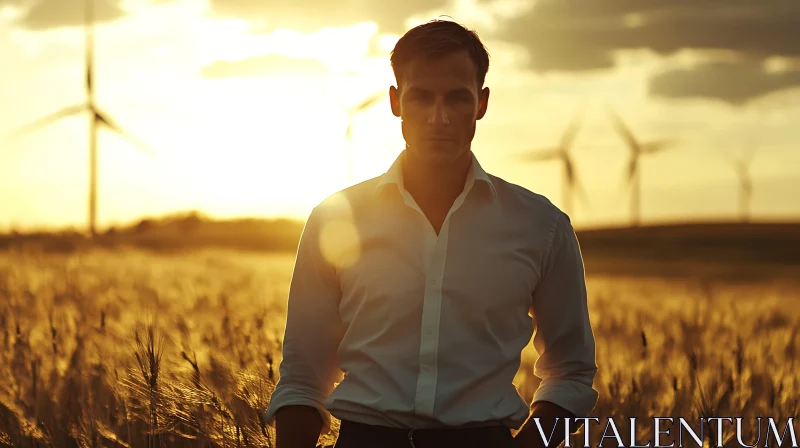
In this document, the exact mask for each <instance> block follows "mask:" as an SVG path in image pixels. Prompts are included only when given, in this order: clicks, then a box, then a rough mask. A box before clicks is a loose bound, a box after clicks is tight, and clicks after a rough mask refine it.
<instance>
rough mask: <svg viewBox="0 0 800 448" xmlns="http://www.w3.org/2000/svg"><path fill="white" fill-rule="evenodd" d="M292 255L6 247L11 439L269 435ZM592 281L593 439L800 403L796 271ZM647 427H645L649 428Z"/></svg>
mask: <svg viewBox="0 0 800 448" xmlns="http://www.w3.org/2000/svg"><path fill="white" fill-rule="evenodd" d="M292 262H293V258H292V256H291V255H256V254H240V253H233V252H211V251H209V252H197V253H193V254H191V255H177V254H174V255H152V254H148V253H146V252H142V251H124V252H123V251H116V252H103V251H93V252H85V253H75V254H71V255H42V254H38V255H37V254H32V253H19V252H14V253H5V254H3V255H0V446H2V445H7V446H15V447H38V446H55V447H73V446H78V447H99V446H106V447H151V446H191V447H212V446H215V447H216V446H218V447H245V446H261V447H263V446H268V447H269V446H273V445H274V433H273V432H272V430H271V428H269V427H265V426H264V424H263V421H262V418H261V416H262V415H263V412H264V410H265V409H266V407H267V403H268V400H269V397H270V393H271V391H272V388H273V387H274V384H275V381H276V380H277V378H276V375H277V365H278V363H279V362H280V349H279V347H280V338H281V336H282V334H283V324H284V322H283V318H284V313H285V300H286V294H287V291H288V282H289V279H290V276H291V268H292ZM588 285H589V292H590V307H591V313H592V314H591V317H592V323H593V327H594V331H595V335H596V338H597V359H598V365H599V368H600V370H599V373H598V375H597V378H596V381H595V388H597V389H598V390H599V391H600V400H599V402H598V404H597V406H596V408H595V410H594V411H593V413H592V416H596V417H599V418H600V419H601V422H602V425H600V426H598V425H593V427H592V437H591V441H592V444H593V446H597V444H598V443H599V441H600V436H601V433H602V429H603V427H604V425H605V420H604V419H605V418H606V417H614V419H615V423H618V424H619V429H620V432H621V433H622V434H626V433H629V429H628V428H627V427H625V426H624V423H625V421H626V419H627V418H628V417H631V416H635V417H640V418H644V419H645V421H648V419H650V418H651V417H653V416H672V417H679V416H680V417H685V418H692V419H697V418H698V417H699V416H703V415H705V416H734V417H735V416H741V417H745V418H749V419H750V420H746V422H747V421H750V422H753V423H751V424H748V425H746V427H747V428H751V429H753V430H755V429H756V428H755V427H754V424H755V423H754V422H755V420H754V419H755V417H756V416H761V417H765V416H773V417H776V418H781V419H784V420H783V422H785V419H786V418H787V417H791V416H793V417H795V418H797V416H798V413H800V398H799V397H798V394H797V392H796V391H797V390H798V386H800V384H799V383H800V365H798V363H797V362H796V358H797V357H798V355H800V350H798V347H797V343H798V342H797V339H798V336H799V335H800V312H799V311H800V310H799V309H798V307H797V306H796V305H797V303H798V300H800V297H799V296H800V287H798V286H797V285H793V284H791V283H790V282H780V281H771V282H761V283H758V284H738V285H736V284H731V283H730V282H725V283H711V282H705V283H694V282H692V281H677V280H665V279H658V278H654V279H650V280H643V279H638V280H623V279H619V278H600V277H591V278H589V280H588ZM535 359H536V353H535V352H534V351H533V350H532V348H530V347H529V349H527V350H526V352H525V353H524V357H523V366H522V369H520V373H519V374H518V376H517V379H516V381H515V383H516V384H517V386H518V388H519V389H520V391H521V393H522V394H523V396H524V397H526V398H530V397H532V395H533V392H534V391H535V389H536V387H538V379H537V378H535V377H534V376H533V375H532V374H531V372H532V366H533V362H535ZM637 429H638V428H637ZM639 433H640V434H642V436H643V440H641V441H640V443H646V442H647V440H648V437H649V435H652V434H653V432H652V428H650V427H648V426H647V425H643V426H642V427H641V431H639ZM579 434H581V435H579V436H576V437H575V438H574V439H573V440H574V441H575V442H577V443H578V444H580V441H581V440H582V438H583V436H582V431H581V432H580V433H579ZM746 434H747V435H748V437H749V433H746ZM333 440H334V438H333V437H326V438H323V439H322V440H320V443H321V444H327V445H330V444H332V443H333ZM662 440H663V439H662ZM748 440H750V439H748V438H745V441H746V442H748ZM752 440H755V439H754V438H753V439H752ZM609 442H613V440H612V439H606V440H605V445H606V446H615V445H614V444H611V443H609ZM667 443H668V442H667ZM749 443H752V441H750V442H749ZM762 443H763V441H762ZM760 445H761V444H760ZM737 446H738V445H737Z"/></svg>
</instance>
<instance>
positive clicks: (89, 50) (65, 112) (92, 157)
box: [5, 0, 152, 237]
mask: <svg viewBox="0 0 800 448" xmlns="http://www.w3.org/2000/svg"><path fill="white" fill-rule="evenodd" d="M85 5H86V19H85V24H84V29H85V35H86V49H85V57H86V102H85V103H83V104H77V105H72V106H68V107H66V108H64V109H62V110H60V111H58V112H55V113H53V114H50V115H47V116H45V117H43V118H40V119H38V120H36V121H34V122H32V123H29V124H27V125H24V126H22V127H20V128H18V129H16V130H15V131H14V132H12V133H11V135H10V136H9V137H8V139H7V140H6V141H5V143H9V142H11V141H13V140H16V139H18V138H20V137H22V136H23V135H25V134H28V133H31V132H33V131H36V130H38V129H41V128H43V127H45V126H47V125H49V124H52V123H54V122H56V121H58V120H60V119H62V118H67V117H71V116H73V115H78V114H81V113H83V112H87V111H88V112H89V114H90V122H89V216H88V218H89V234H90V235H91V236H92V237H94V236H96V235H97V131H98V128H99V127H100V125H105V126H106V127H107V128H109V129H111V130H112V131H114V132H116V133H117V134H119V135H120V136H122V137H124V138H126V139H128V140H129V141H130V142H131V143H133V144H134V145H135V146H137V147H138V148H139V149H141V150H143V151H145V152H149V153H152V151H151V150H150V149H149V147H148V146H147V145H146V144H145V143H144V142H142V141H141V140H139V139H138V138H137V137H136V136H135V135H133V134H131V133H130V132H128V131H126V130H125V129H124V128H122V127H121V126H120V125H119V124H118V123H117V122H115V121H114V120H113V119H112V118H111V116H109V115H108V114H107V113H105V112H104V111H103V110H102V109H100V108H99V107H98V106H97V103H96V101H95V91H94V79H95V76H94V0H86V2H85Z"/></svg>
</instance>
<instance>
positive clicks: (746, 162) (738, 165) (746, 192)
mask: <svg viewBox="0 0 800 448" xmlns="http://www.w3.org/2000/svg"><path fill="white" fill-rule="evenodd" d="M755 151H756V144H755V142H753V141H752V139H751V141H750V142H748V145H747V147H746V148H745V151H744V153H743V154H742V155H740V156H739V157H737V158H733V157H730V156H728V157H727V160H728V163H729V164H730V165H731V167H732V168H733V169H734V171H736V176H737V177H738V179H739V220H740V221H742V222H748V221H749V220H750V204H751V201H752V198H753V179H752V177H751V175H750V165H751V164H752V162H753V156H754V155H755Z"/></svg>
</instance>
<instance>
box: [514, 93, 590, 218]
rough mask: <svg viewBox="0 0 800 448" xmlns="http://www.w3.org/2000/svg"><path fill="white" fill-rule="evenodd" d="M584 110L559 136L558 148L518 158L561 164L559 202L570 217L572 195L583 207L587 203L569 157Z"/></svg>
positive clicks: (582, 109)
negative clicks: (562, 170)
mask: <svg viewBox="0 0 800 448" xmlns="http://www.w3.org/2000/svg"><path fill="white" fill-rule="evenodd" d="M584 110H585V109H584V108H583V107H581V108H580V109H579V110H578V112H577V113H576V114H575V116H574V117H573V118H572V121H571V122H570V123H569V126H568V127H567V129H566V130H565V131H564V133H563V134H562V135H561V141H560V142H559V143H558V146H555V147H551V148H545V149H538V150H533V151H530V152H528V153H527V154H524V155H522V156H521V157H520V160H521V161H523V162H547V161H552V160H558V161H560V162H561V163H562V164H563V165H562V166H563V168H564V175H563V177H562V184H561V185H562V187H561V188H562V189H561V200H562V201H563V202H564V212H565V213H566V214H567V215H572V207H573V204H572V200H573V194H574V193H576V192H577V194H578V196H579V197H580V200H581V202H583V204H584V205H587V206H588V203H589V200H588V198H587V195H586V190H585V189H584V188H583V185H582V184H581V183H580V181H579V180H578V176H577V173H576V172H575V165H574V163H573V161H572V157H571V155H570V150H571V148H572V143H573V141H574V140H575V136H576V135H577V133H578V129H579V128H580V125H581V121H582V119H583V113H584Z"/></svg>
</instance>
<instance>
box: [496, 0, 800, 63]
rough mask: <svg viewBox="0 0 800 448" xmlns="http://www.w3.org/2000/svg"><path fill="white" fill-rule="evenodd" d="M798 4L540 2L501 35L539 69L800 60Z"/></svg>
mask: <svg viewBox="0 0 800 448" xmlns="http://www.w3.org/2000/svg"><path fill="white" fill-rule="evenodd" d="M798 23H800V1H797V0H757V1H754V0H707V1H694V0H691V1H689V0H538V1H537V2H536V3H535V4H534V5H533V7H532V8H530V9H529V10H528V11H526V12H524V13H522V14H520V15H519V16H517V17H515V18H511V19H509V20H508V21H507V22H506V24H505V26H501V27H500V29H498V31H497V32H496V34H497V37H499V38H502V39H505V40H508V41H510V42H515V43H519V44H521V45H523V46H524V47H525V48H526V49H527V50H528V52H529V54H530V56H531V58H530V59H531V67H530V68H531V69H533V70H534V71H537V72H547V71H564V72H570V71H586V70H595V69H607V68H612V67H613V66H614V59H613V52H614V51H616V50H625V49H639V48H645V49H650V50H652V51H654V52H657V53H659V54H662V55H667V54H671V53H674V52H676V51H678V50H681V49H701V50H705V49H709V50H733V51H736V52H738V53H740V54H742V55H744V56H747V57H750V58H762V59H763V58H767V57H769V56H776V55H780V56H800V26H798Z"/></svg>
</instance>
